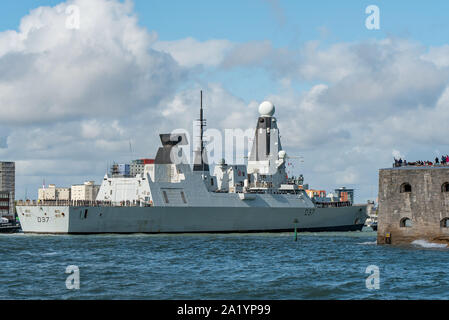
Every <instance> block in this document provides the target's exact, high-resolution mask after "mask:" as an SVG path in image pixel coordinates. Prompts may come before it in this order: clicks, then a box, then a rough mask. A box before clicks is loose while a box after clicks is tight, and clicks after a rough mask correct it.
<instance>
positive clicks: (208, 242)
mask: <svg viewBox="0 0 449 320" xmlns="http://www.w3.org/2000/svg"><path fill="white" fill-rule="evenodd" d="M0 244H1V246H0V299H448V298H449V278H448V277H447V269H448V266H449V264H448V262H449V249H447V248H443V247H441V246H433V245H432V244H428V243H426V242H422V241H421V242H416V243H415V244H413V245H411V246H406V247H390V246H377V245H376V244H375V233H373V232H349V233H317V234H312V233H308V234H299V239H298V241H297V242H294V238H293V234H291V233H284V234H231V235H99V236H37V235H24V234H16V235H0ZM69 265H76V266H78V267H79V269H80V289H79V290H68V289H67V288H66V278H67V277H68V276H69V275H68V274H66V273H65V271H66V267H67V266H69ZM369 265H376V266H378V267H379V271H380V278H379V279H380V289H378V290H368V289H367V288H366V278H367V277H368V276H369V274H367V273H365V271H366V268H367V267H368V266H369Z"/></svg>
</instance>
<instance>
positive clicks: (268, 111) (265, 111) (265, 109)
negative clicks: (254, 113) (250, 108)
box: [259, 101, 276, 117]
mask: <svg viewBox="0 0 449 320" xmlns="http://www.w3.org/2000/svg"><path fill="white" fill-rule="evenodd" d="M275 110H276V109H275V107H274V104H272V103H271V102H270V101H264V102H262V103H261V104H260V106H259V113H260V115H261V116H265V117H271V116H273V114H274V111H275Z"/></svg>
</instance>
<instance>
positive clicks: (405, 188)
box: [400, 182, 412, 193]
mask: <svg viewBox="0 0 449 320" xmlns="http://www.w3.org/2000/svg"><path fill="white" fill-rule="evenodd" d="M400 192H401V193H409V192H412V186H411V185H410V183H408V182H405V183H403V184H401V188H400Z"/></svg>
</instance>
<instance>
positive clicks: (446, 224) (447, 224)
mask: <svg viewBox="0 0 449 320" xmlns="http://www.w3.org/2000/svg"><path fill="white" fill-rule="evenodd" d="M440 228H449V218H443V219H442V220H441V221H440Z"/></svg>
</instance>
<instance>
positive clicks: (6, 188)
mask: <svg viewBox="0 0 449 320" xmlns="http://www.w3.org/2000/svg"><path fill="white" fill-rule="evenodd" d="M15 188H16V165H15V163H14V162H0V217H4V218H7V219H9V220H13V219H14V216H15V206H14V199H15Z"/></svg>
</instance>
